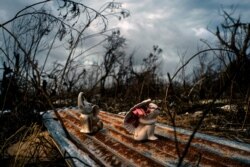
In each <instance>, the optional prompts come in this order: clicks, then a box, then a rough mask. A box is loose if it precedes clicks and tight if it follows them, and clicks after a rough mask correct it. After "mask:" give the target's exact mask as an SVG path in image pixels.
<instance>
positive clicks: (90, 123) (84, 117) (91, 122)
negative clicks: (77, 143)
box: [78, 92, 103, 133]
mask: <svg viewBox="0 0 250 167" xmlns="http://www.w3.org/2000/svg"><path fill="white" fill-rule="evenodd" d="M82 95H83V92H80V93H79V95H78V107H79V110H80V112H81V116H80V120H81V121H82V128H81V130H80V132H81V133H95V132H97V131H99V130H100V129H102V128H103V123H102V121H101V120H100V119H99V118H98V113H99V112H100V109H99V107H98V106H97V105H93V104H91V103H89V102H87V101H86V99H85V98H83V101H82Z"/></svg>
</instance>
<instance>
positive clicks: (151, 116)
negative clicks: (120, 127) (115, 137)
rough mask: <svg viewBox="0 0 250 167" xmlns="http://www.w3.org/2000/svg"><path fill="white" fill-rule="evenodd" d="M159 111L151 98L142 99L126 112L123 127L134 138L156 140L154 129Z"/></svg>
mask: <svg viewBox="0 0 250 167" xmlns="http://www.w3.org/2000/svg"><path fill="white" fill-rule="evenodd" d="M159 113H160V110H159V108H158V106H157V105H156V104H154V103H152V102H151V99H147V100H144V101H142V102H141V103H139V104H136V105H135V106H134V107H132V108H131V109H130V110H129V112H128V113H127V114H126V116H125V118H124V127H125V128H126V130H127V131H128V132H130V133H131V134H133V135H134V139H135V140H138V141H141V140H147V139H148V140H157V139H158V138H157V137H156V136H155V135H154V130H155V123H156V121H157V120H156V117H157V116H158V115H159Z"/></svg>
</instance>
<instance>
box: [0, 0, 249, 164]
mask: <svg viewBox="0 0 250 167" xmlns="http://www.w3.org/2000/svg"><path fill="white" fill-rule="evenodd" d="M49 1H50V0H49ZM49 1H42V2H40V3H35V4H32V5H31V6H28V7H26V8H24V9H23V10H21V11H20V12H18V13H17V14H16V15H15V16H14V17H13V18H12V19H11V20H8V21H6V22H4V23H1V24H0V29H1V30H2V31H3V34H4V36H5V38H1V39H4V41H3V43H5V45H1V46H0V50H1V52H0V54H1V55H2V57H3V59H2V62H3V64H2V66H3V68H2V70H3V71H2V79H1V94H0V107H1V112H0V129H1V131H0V145H2V147H1V162H6V161H9V160H10V159H9V156H10V157H11V158H14V159H15V157H19V155H21V153H22V154H23V152H25V153H26V151H22V150H25V149H26V145H27V144H29V145H33V144H34V145H35V146H36V148H35V149H30V151H31V154H32V157H35V159H36V160H38V161H39V162H41V163H42V159H43V158H42V157H40V154H39V152H40V151H41V152H43V153H42V154H43V156H44V155H46V156H48V154H47V153H46V149H45V150H43V148H44V147H45V148H48V149H50V148H51V149H52V148H53V149H55V148H56V146H55V145H54V144H53V142H52V141H51V139H49V138H47V137H45V136H47V135H45V136H43V135H42V136H40V135H41V134H44V133H45V132H43V130H44V129H42V131H41V129H40V130H39V128H38V127H36V126H35V125H34V124H33V123H38V125H39V127H43V126H42V123H41V116H40V112H41V111H47V110H49V109H51V110H54V109H55V108H57V107H64V106H65V105H66V106H76V101H77V100H76V98H77V95H78V93H79V92H81V91H82V92H84V93H85V97H86V98H87V99H88V101H90V102H93V103H95V104H97V105H99V106H100V107H101V108H102V109H103V110H105V111H108V112H113V113H119V112H124V111H128V110H129V109H130V107H132V106H133V105H134V104H136V103H138V102H140V101H142V100H144V99H146V98H151V99H153V100H156V103H157V104H158V105H159V106H160V107H161V108H162V111H163V113H162V115H161V117H159V122H163V123H167V124H170V125H172V126H176V127H184V128H188V129H190V130H192V131H193V135H192V136H190V140H189V142H192V138H193V136H194V134H195V133H196V132H197V131H201V132H204V133H209V134H214V135H218V136H223V137H227V138H230V139H233V140H237V141H242V142H249V133H250V132H249V131H250V130H249V129H250V125H249V120H250V118H249V117H250V114H249V106H250V86H249V83H250V80H249V79H250V78H249V73H250V57H249V55H250V53H249V44H250V37H249V36H250V23H243V22H241V20H240V17H239V18H235V17H233V16H232V15H231V13H230V14H229V13H228V12H226V11H223V10H222V15H221V16H222V17H223V18H224V22H223V23H222V24H221V25H218V27H217V29H216V30H215V31H211V33H213V34H214V36H215V37H216V38H217V43H212V44H210V43H208V42H207V41H206V42H204V45H205V46H203V48H205V49H201V48H200V49H199V50H198V51H197V53H196V54H195V55H190V56H189V57H188V59H187V60H186V61H185V59H184V55H183V57H182V56H180V57H182V59H181V62H182V63H181V64H182V65H181V67H180V68H179V69H178V70H177V71H176V73H174V74H172V75H170V74H169V73H168V72H165V73H164V74H162V73H161V72H160V69H161V66H160V65H161V63H160V62H161V60H160V57H161V54H162V52H163V50H162V49H161V48H160V47H159V46H158V45H154V46H153V47H152V51H151V52H150V53H149V54H148V55H145V56H144V58H143V59H142V60H141V62H140V64H141V66H140V67H138V66H137V64H138V63H135V60H134V59H135V57H136V56H138V55H136V53H135V52H134V53H131V54H127V53H126V52H125V47H124V45H125V41H126V40H125V39H124V37H122V34H121V32H120V31H119V30H113V31H108V29H107V27H108V18H107V17H106V16H105V15H103V12H104V11H105V10H108V11H109V10H112V8H116V9H117V10H121V11H120V13H118V15H119V16H117V15H115V14H111V15H112V16H114V15H115V16H116V17H118V18H119V19H121V18H125V17H127V16H128V15H129V12H128V11H126V10H124V9H121V8H120V7H121V5H119V3H116V2H110V4H106V5H107V6H105V7H104V8H105V9H102V10H101V11H96V10H94V9H92V8H89V7H87V6H85V5H84V4H80V3H77V2H74V1H59V2H61V4H58V5H59V6H58V13H57V14H58V15H52V14H51V13H49V11H47V10H46V8H40V5H41V4H44V5H46V4H47V3H48V2H49ZM44 7H45V6H44ZM38 11H39V12H38ZM24 13H25V14H24ZM79 15H84V18H85V19H86V20H84V19H83V20H84V21H85V22H84V23H82V22H78V19H77V18H78V17H77V16H79ZM34 16H36V17H34ZM30 20H32V21H30ZM96 21H97V22H98V27H99V26H100V27H99V28H100V31H99V32H98V33H97V34H98V35H97V34H90V35H89V36H87V37H86V36H84V35H83V34H84V33H89V32H88V29H89V27H91V26H92V24H94V23H95V22H96ZM10 27H11V28H10ZM20 27H22V29H19V28H20ZM79 27H81V28H82V29H81V30H78V28H79ZM17 30H18V31H17ZM110 32H111V33H110ZM101 35H103V36H104V38H105V40H103V41H101V42H100V43H98V44H96V45H94V46H91V47H90V48H89V49H90V50H91V49H93V48H95V46H100V45H101V44H103V48H104V52H103V54H102V56H101V63H99V64H98V63H97V64H92V66H90V67H87V66H85V65H84V63H83V62H84V61H85V60H86V59H85V58H86V57H84V54H83V53H85V51H84V50H81V51H80V52H77V48H84V47H82V44H83V43H85V42H86V41H85V40H87V39H88V38H90V37H95V36H101ZM23 39H25V40H23ZM51 39H52V40H51ZM21 41H26V42H21ZM41 41H43V42H45V43H43V42H41ZM46 41H53V42H52V43H46ZM56 42H58V43H59V44H61V42H65V43H66V44H65V45H67V49H65V48H63V49H64V50H65V52H66V57H65V60H66V61H65V64H64V63H59V62H57V61H56V62H53V63H52V64H48V61H47V60H48V59H49V58H52V57H53V55H54V54H55V52H53V49H58V48H55V46H56V45H55V44H56ZM58 43H57V44H58ZM38 50H39V51H41V52H40V53H38ZM42 51H44V52H42ZM42 55H43V56H42ZM40 56H41V57H42V58H43V59H42V60H40V59H38V57H40ZM79 58H80V59H81V60H82V61H83V62H81V61H79ZM194 59H198V62H199V63H198V66H197V67H195V68H194V69H193V73H191V74H186V70H185V69H186V67H187V66H188V65H189V64H190V62H191V61H192V60H194ZM51 60H53V59H51ZM46 66H49V67H47V68H46ZM102 71H103V72H102ZM163 76H167V78H164V77H163ZM207 99H211V100H209V102H207V103H204V102H202V101H204V100H207ZM219 99H226V102H220V103H217V101H218V100H219ZM226 105H227V106H228V105H229V106H236V109H233V110H231V109H230V110H229V111H226V110H225V109H222V108H221V107H223V106H226ZM6 110H10V111H11V112H10V113H7V114H4V111H6ZM21 132H22V133H23V134H22V133H21ZM37 138H39V139H37ZM24 141H25V143H26V144H24V143H23V142H24ZM31 143H32V144H31ZM13 144H14V146H16V147H17V148H19V149H18V151H17V152H16V153H15V154H14V153H13V152H15V151H13V150H16V149H14V148H12V147H10V146H11V145H13ZM9 147H10V148H12V151H11V152H9V155H8V156H7V155H6V154H7V153H8V152H7V150H8V148H9ZM188 147H189V144H187V147H186V149H185V150H184V151H183V153H182V155H180V157H179V159H180V163H179V166H181V163H182V159H183V158H184V157H185V155H186V153H187V152H188ZM10 150H11V149H10ZM53 152H54V151H53ZM55 152H56V151H55ZM27 153H28V152H27ZM53 154H54V153H53ZM58 155H59V154H58V152H57V153H55V157H57V156H58ZM6 157H7V158H6ZM41 158H42V159H41ZM46 158H49V157H46ZM46 158H45V159H46ZM21 159H22V162H20V164H23V165H24V164H26V163H28V162H29V163H30V162H32V161H31V160H30V159H29V158H28V159H27V158H21ZM55 159H56V160H57V158H55ZM59 160H60V158H59ZM45 161H47V160H45ZM11 163H12V164H13V163H14V165H15V164H17V163H16V161H11ZM32 163H33V162H32Z"/></svg>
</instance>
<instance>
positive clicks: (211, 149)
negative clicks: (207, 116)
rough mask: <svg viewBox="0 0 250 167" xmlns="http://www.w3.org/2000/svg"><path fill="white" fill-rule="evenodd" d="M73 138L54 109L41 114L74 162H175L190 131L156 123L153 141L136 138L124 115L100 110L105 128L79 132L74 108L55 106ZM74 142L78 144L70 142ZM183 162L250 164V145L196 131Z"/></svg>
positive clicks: (96, 164) (94, 163) (63, 149)
mask: <svg viewBox="0 0 250 167" xmlns="http://www.w3.org/2000/svg"><path fill="white" fill-rule="evenodd" d="M58 113H59V115H60V117H61V118H62V120H63V123H64V125H65V127H66V129H67V131H68V132H69V134H70V136H71V138H72V139H73V140H74V142H72V141H70V140H68V139H67V138H66V136H65V134H64V132H63V131H62V128H61V126H60V122H59V121H58V119H55V118H56V117H55V115H54V112H53V111H49V112H47V113H46V114H44V116H43V118H44V123H45V126H46V127H47V129H48V130H49V132H50V133H51V135H52V136H53V138H54V139H55V141H56V142H57V143H58V145H59V146H60V148H61V150H62V151H64V152H65V153H67V155H68V156H71V157H72V163H73V164H74V166H143V167H147V166H150V167H154V166H157V167H160V166H176V164H177V162H178V154H177V149H176V146H177V145H178V148H179V152H180V153H181V152H182V151H183V150H184V148H185V144H186V142H187V141H188V139H189V136H190V135H191V133H192V132H190V131H187V130H184V129H180V128H176V135H177V138H178V142H176V140H175V137H174V129H173V127H171V126H168V125H164V124H157V126H156V129H155V133H156V136H157V137H158V138H159V139H158V140H156V141H135V140H133V136H132V135H131V134H129V133H128V132H127V131H126V130H125V129H124V127H123V118H124V117H123V116H121V115H117V114H111V113H108V112H104V111H101V112H100V114H99V118H100V119H101V120H102V121H103V123H104V128H103V129H102V130H101V131H99V132H98V133H96V134H92V135H88V134H83V133H80V128H81V122H80V119H79V115H80V113H79V112H78V110H77V109H69V108H65V109H60V110H58ZM73 143H77V145H75V144H73ZM184 165H185V166H197V165H199V166H216V167H217V166H232V167H235V166H250V145H249V144H245V143H239V142H234V141H230V140H227V139H223V138H219V137H214V136H210V135H205V134H201V133H197V134H196V135H195V138H194V140H193V142H192V144H191V146H190V149H189V152H188V154H187V156H186V157H185V159H184Z"/></svg>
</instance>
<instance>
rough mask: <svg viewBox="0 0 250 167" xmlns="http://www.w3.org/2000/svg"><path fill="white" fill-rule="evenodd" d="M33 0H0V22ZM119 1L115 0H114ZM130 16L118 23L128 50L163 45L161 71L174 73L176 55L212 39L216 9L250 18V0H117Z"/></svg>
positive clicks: (93, 2) (141, 52)
mask: <svg viewBox="0 0 250 167" xmlns="http://www.w3.org/2000/svg"><path fill="white" fill-rule="evenodd" d="M36 1H37V0H36ZM32 2H34V0H1V1H0V23H2V22H4V21H6V20H8V18H11V17H13V16H14V14H15V11H17V10H20V9H22V8H23V7H25V6H26V5H27V4H30V3H32ZM100 2H102V3H104V2H106V1H100V0H89V1H87V0H82V3H86V4H88V5H90V6H92V7H93V8H99V7H100V6H101V5H102V4H100ZM117 2H118V0H117ZM119 2H122V3H123V7H124V8H126V9H128V10H129V11H130V13H131V16H130V17H129V18H127V19H125V20H122V21H120V22H117V21H114V22H112V21H111V22H110V26H111V27H114V26H118V27H119V28H120V29H121V34H122V35H123V36H124V37H125V38H126V39H127V51H128V52H132V51H133V50H135V55H136V60H137V61H139V60H140V59H141V58H142V57H145V56H146V55H147V54H148V53H149V52H150V51H151V50H152V46H153V45H159V47H160V48H162V49H163V54H162V57H161V62H162V71H163V72H170V73H173V72H175V71H176V69H177V67H178V66H180V64H179V58H180V57H179V56H180V55H184V54H185V55H186V57H190V56H192V55H193V54H194V53H196V51H197V47H198V46H199V45H200V44H201V42H200V39H206V40H210V41H212V40H214V38H213V35H212V34H211V33H210V32H209V31H208V29H209V30H211V31H213V30H214V28H215V27H216V26H217V25H219V23H221V22H222V17H220V14H219V11H220V10H221V9H224V10H230V8H231V7H232V5H234V7H236V12H235V16H238V15H241V18H242V20H244V21H246V22H250V20H249V16H250V0H206V1H205V0H143V1H142V0H120V1H119Z"/></svg>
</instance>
